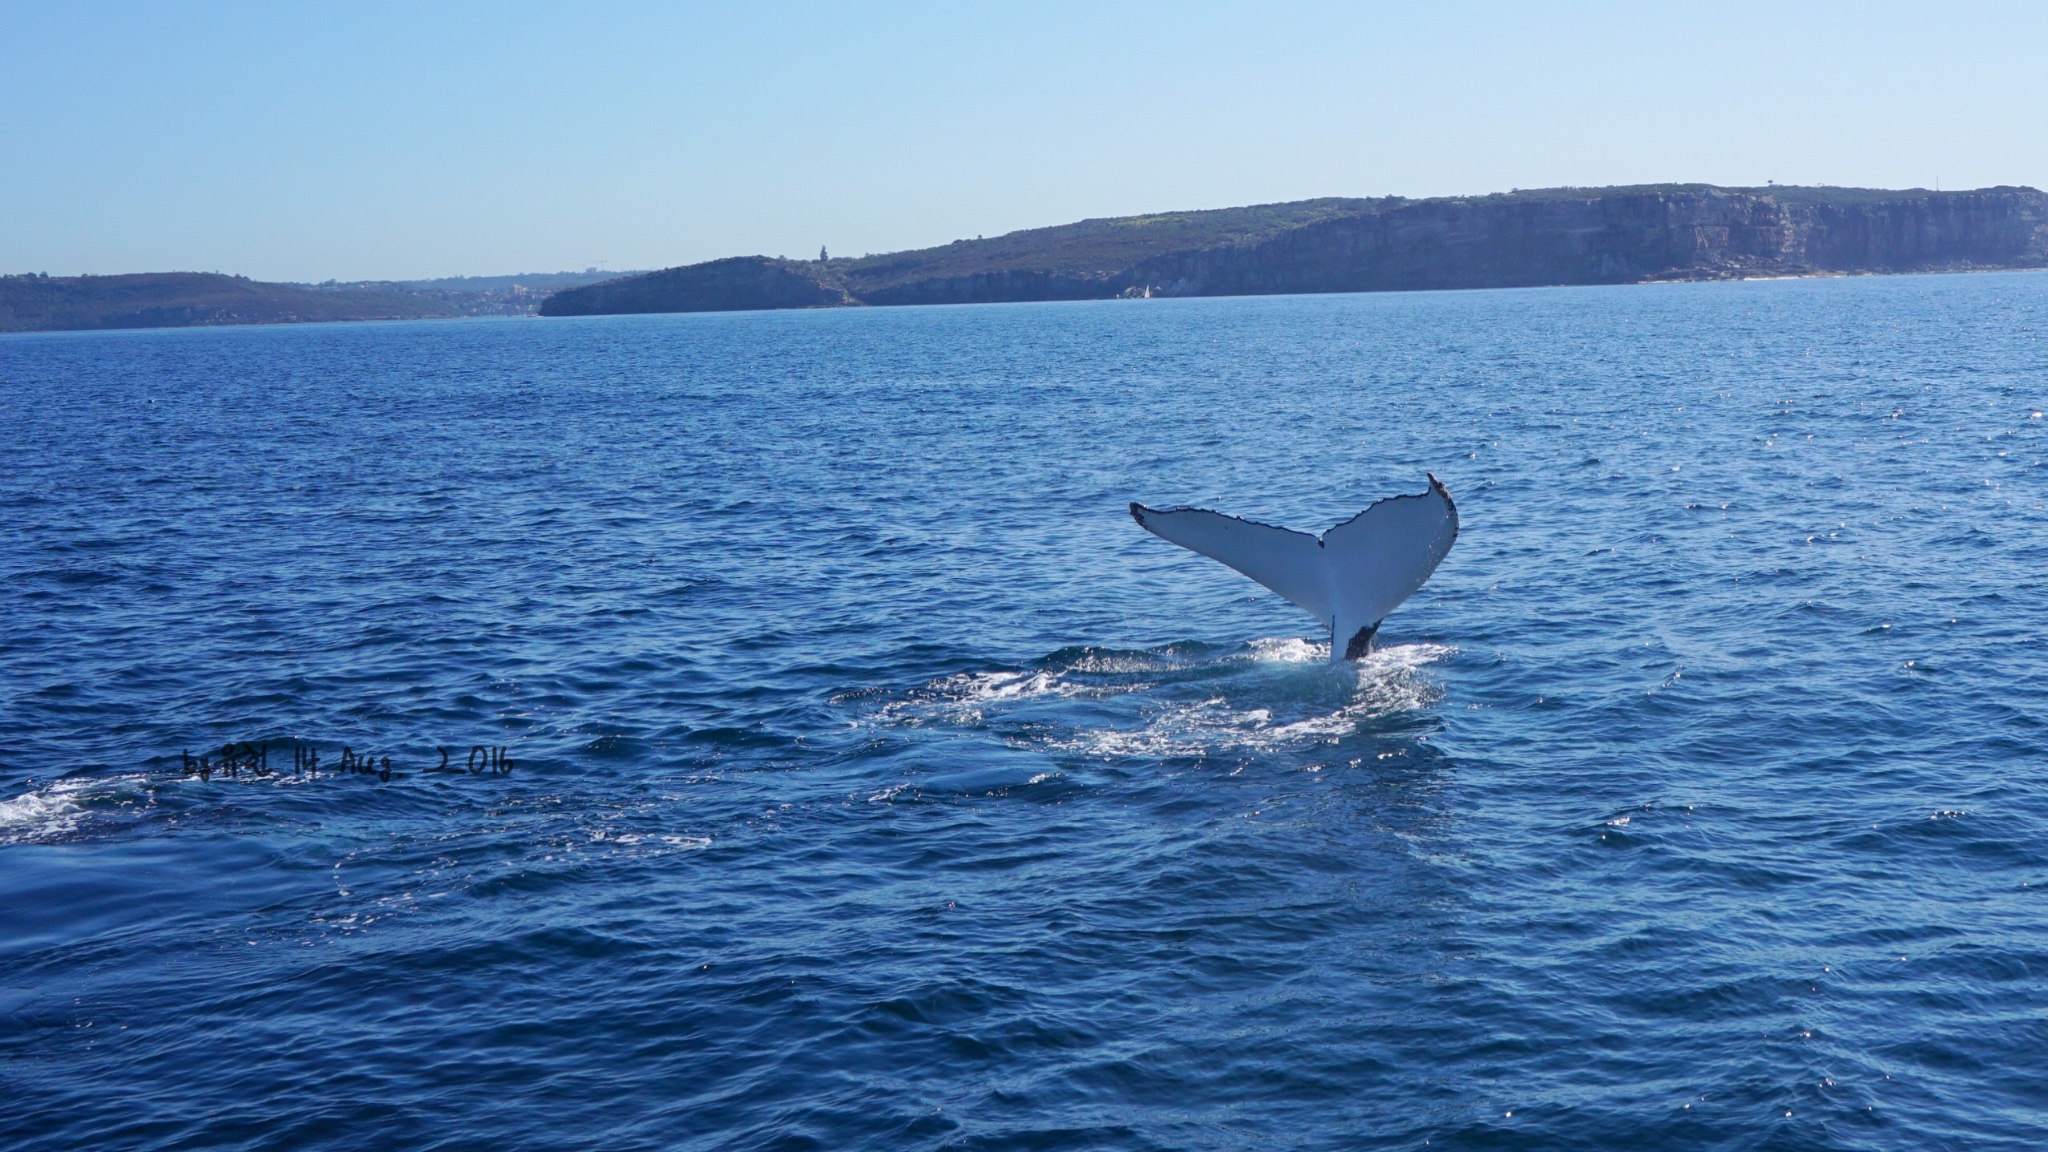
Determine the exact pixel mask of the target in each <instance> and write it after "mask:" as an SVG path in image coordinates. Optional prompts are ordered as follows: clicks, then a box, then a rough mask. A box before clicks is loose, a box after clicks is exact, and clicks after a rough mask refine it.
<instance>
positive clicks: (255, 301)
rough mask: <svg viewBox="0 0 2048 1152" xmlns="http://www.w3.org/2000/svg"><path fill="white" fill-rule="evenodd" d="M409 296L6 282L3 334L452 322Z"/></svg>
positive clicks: (199, 278)
mask: <svg viewBox="0 0 2048 1152" xmlns="http://www.w3.org/2000/svg"><path fill="white" fill-rule="evenodd" d="M446 314H447V313H446V311H445V310H444V309H441V308H439V307H437V306H436V305H435V304H434V303H433V302H431V301H429V300H426V299H423V298H421V297H419V296H415V295H411V294H408V293H403V292H395V291H388V290H378V289H369V288H345V289H323V288H309V287H304V286H301V285H296V284H265V283H262V282H260V281H256V280H251V279H249V278H247V277H245V276H224V275H221V274H220V273H217V272H141V273H135V274H133V275H126V276H0V332H30V331H39V330H48V329H70V328H181V327H189V326H195V325H215V324H289V323H294V322H301V321H315V320H410V319H418V318H421V317H426V316H440V315H446Z"/></svg>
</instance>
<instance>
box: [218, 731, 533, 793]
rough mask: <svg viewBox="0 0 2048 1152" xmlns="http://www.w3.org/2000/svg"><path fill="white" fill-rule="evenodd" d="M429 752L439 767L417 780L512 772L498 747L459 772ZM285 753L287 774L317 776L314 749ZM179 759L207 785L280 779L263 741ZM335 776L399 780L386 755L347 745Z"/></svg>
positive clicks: (478, 754) (299, 747)
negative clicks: (245, 778) (217, 779)
mask: <svg viewBox="0 0 2048 1152" xmlns="http://www.w3.org/2000/svg"><path fill="white" fill-rule="evenodd" d="M434 751H436V752H439V753H440V754H441V762H440V763H439V764H435V765H433V766H431V767H428V768H421V769H418V770H417V771H418V772H419V774H420V775H423V776H427V775H443V774H445V775H449V776H485V775H489V776H506V775H510V774H511V772H512V757H511V755H510V754H509V752H508V750H507V749H505V748H503V747H497V746H490V745H484V744H475V745H471V746H470V749H469V758H468V759H467V760H466V761H464V763H463V764H462V766H461V767H457V766H456V765H455V764H454V763H453V762H452V761H450V760H449V755H450V753H449V751H448V749H446V748H439V747H437V748H435V749H434ZM291 753H292V767H291V773H290V774H291V775H293V776H317V775H319V774H320V749H318V748H316V747H314V746H313V745H311V744H300V743H298V742H296V741H294V742H293V743H292V747H291ZM183 756H184V764H185V775H187V776H197V777H199V778H200V779H201V780H211V779H213V778H214V776H215V775H216V774H218V775H221V776H230V777H232V776H240V775H241V774H242V773H244V772H247V773H248V774H249V775H251V776H269V775H272V774H273V772H274V773H276V774H279V775H282V774H284V769H283V767H282V764H281V763H280V766H279V767H278V768H276V769H272V768H271V766H270V742H269V741H268V740H265V741H262V742H260V743H259V742H256V741H248V740H245V741H241V742H239V743H228V744H223V745H221V748H220V751H219V752H218V753H208V752H201V753H200V754H199V755H197V756H194V755H193V754H192V751H191V749H185V750H184V752H183ZM335 772H336V773H337V774H340V775H349V776H375V777H376V778H377V779H378V780H380V781H383V782H386V783H388V782H390V781H392V780H397V779H401V778H403V777H404V776H405V773H404V772H401V771H398V770H396V769H394V768H392V766H391V757H390V756H380V755H377V754H375V753H370V752H357V751H356V750H355V749H354V748H352V747H350V746H349V745H347V744H344V745H342V746H341V758H340V762H339V763H338V764H336V765H335Z"/></svg>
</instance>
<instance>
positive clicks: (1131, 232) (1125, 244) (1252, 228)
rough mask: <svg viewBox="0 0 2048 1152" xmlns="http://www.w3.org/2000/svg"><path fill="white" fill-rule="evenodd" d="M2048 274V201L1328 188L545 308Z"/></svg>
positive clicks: (659, 276)
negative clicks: (1378, 192) (1414, 196)
mask: <svg viewBox="0 0 2048 1152" xmlns="http://www.w3.org/2000/svg"><path fill="white" fill-rule="evenodd" d="M2044 266H2048V196H2044V195H2043V194H2042V193H2041V192H2039V191H2037V190H2035V189H2032V188H1985V189H1978V190H1975V191H1968V192H1929V191H1926V190H1924V189H1911V190H1906V191H1892V190H1886V189H1864V188H1827V187H1818V188H1790V187H1779V186H1771V187H1766V188H1720V187H1715V186H1713V185H1706V184H1658V185H1636V186H1629V187H1618V188H1545V189H1534V190H1528V191H1515V192H1509V193H1501V194H1496V195H1490V196H1474V197H1448V198H1439V199H1431V200H1406V199H1401V198H1387V199H1382V200H1346V199H1324V200H1304V201H1298V202H1294V203H1288V204H1266V205H1257V206H1253V207H1248V208H1227V209H1219V210H1214V211H1202V212H1171V213H1162V214H1158V215H1151V216H1129V217H1119V218H1113V219H1101V220H1084V221H1081V222H1079V223H1076V224H1067V225H1061V226H1059V227H1053V228H1036V229H1031V230H1028V231H1023V232H1012V233H1009V234H1007V235H1004V236H998V237H994V238H992V239H986V240H983V239H976V240H958V241H955V242H953V243H952V244H948V245H944V246H941V247H937V248H926V249H920V250H916V251H909V252H896V253H889V254H886V255H879V256H864V257H860V258H858V259H850V260H849V259H838V260H829V261H821V262H820V261H796V260H780V259H772V258H769V257H763V256H747V257H732V258H728V259H724V260H715V261H710V262H708V263H704V264H694V265H688V266H685V267H681V268H670V269H666V270H663V271H661V272H652V273H645V274H643V275H640V276H637V277H625V278H621V279H617V280H612V281H609V282H607V283H604V284H597V285H591V286H588V287H583V288H574V289H569V290H566V291H563V292H558V293H556V294H555V295H553V296H551V297H549V298H548V300H547V301H546V302H545V303H544V304H542V306H541V309H540V311H541V314H542V315H544V316H566V315H582V314H593V313H607V312H687V311H728V310H746V309H760V308H792V307H821V306H834V305H848V304H877V305H880V304H965V303H988V302H997V301H1023V300H1077V299H1100V298H1107V297H1115V296H1225V295H1260V294H1268V293H1287V292H1360V291H1385V290H1403V289H1429V288H1499V287H1523V286H1533V285H1543V284H1618V283H1633V282H1640V281H1647V280H1704V279H1727V278H1733V277H1744V276H1785V275H1818V274H1831V273H1833V274H1850V273H1887V272H1919V271H1938V270H1961V269H1974V268H2037V267H2044Z"/></svg>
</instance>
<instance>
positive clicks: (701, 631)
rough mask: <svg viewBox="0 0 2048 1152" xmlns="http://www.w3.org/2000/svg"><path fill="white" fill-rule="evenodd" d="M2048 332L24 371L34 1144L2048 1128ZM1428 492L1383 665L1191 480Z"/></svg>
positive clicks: (1196, 337) (998, 331)
mask: <svg viewBox="0 0 2048 1152" xmlns="http://www.w3.org/2000/svg"><path fill="white" fill-rule="evenodd" d="M2044 331H2048V275H2043V274H2004V275H1976V276H1939V277H1904V278H1894V279H1858V280H1819V281H1784V282H1757V283H1731V284H1703V285H1671V286H1644V287H1626V288H1578V289H1558V290H1533V291H1512V292H1477V293H1441V294H1422V295H1379V296H1331V297H1304V298H1265V299H1242V300H1189V301H1132V302H1105V303H1085V304H1071V305H1065V304H1061V305H1021V306H996V307H963V308H950V309H944V308H942V309H901V310H882V309H875V310H846V311H831V312H809V313H771V314H754V315H723V316H672V317H632V318H597V319H589V320H564V321H549V322H540V321H504V322H441V323H426V324H381V325H359V326H309V327H294V328H267V329H229V330H204V331H166V332H129V333H106V334H80V335H38V336H14V337H6V338H0V405H4V407H0V542H4V546H0V1143H4V1144H5V1145H6V1146H8V1147H10V1148H24V1149H58V1148H76V1147H94V1148H251V1149H255V1148H337V1149H339V1148H362V1147H422V1148H424V1147H432V1148H443V1149H456V1148H508V1147H517V1148H572V1147H573V1148H590V1147H603V1148H650V1149H653V1148H706V1149H710V1148H746V1149H798V1148H851V1147H872V1148H903V1147H963V1148H989V1149H995V1148H1069V1147H1088V1148H1132V1149H1149V1148H1161V1149H1164V1148H1240V1147H1272V1146H1286V1147H1298V1148H1356V1147H1375V1148H1378V1147H1385V1148H1410V1147H1415V1148H1419V1147H1423V1146H1425V1144H1427V1146H1429V1147H1432V1148H1609V1147H1613V1148H1638V1147H1661V1148H1755V1147H1783V1148H1900V1149H1906V1148H1928V1147H1972V1148H1998V1147H2006V1148H2030V1147H2039V1146H2041V1145H2042V1144H2044V1143H2048V1077H2044V1075H2043V1073H2042V1058H2043V1053H2044V1052H2048V772H2044V769H2048V690H2044V684H2043V678H2042V672H2043V670H2044V659H2043V658H2044V647H2043V645H2044V637H2048V602H2044V599H2043V596H2042V592H2043V586H2044V572H2048V546H2044V541H2048V535H2044V530H2048V511H2044V505H2048V468H2044V461H2048V419H2044V418H2043V416H2042V410H2043V407H2044V405H2048V340H2044V337H2043V333H2044ZM1425 470H1428V471H1433V472H1435V473H1436V474H1437V475H1438V476H1440V477H1442V478H1443V479H1444V480H1445V482H1446V483H1447V484H1448V485H1449V487H1450V489H1451V490H1452V492H1453V493H1454V494H1455V495H1456V497H1457V499H1458V504H1459V510H1460V513H1461V518H1462V521H1463V532H1462V535H1461V537H1460V539H1459V542H1458V544H1457V546H1456V548H1455V549H1454V550H1453V551H1452V552H1451V554H1450V556H1449V558H1448V559H1447V560H1446V561H1445V563H1444V565H1443V567H1442V568H1441V569H1439V570H1438V572H1437V575H1436V576H1435V577H1434V579H1432V581H1431V582H1430V583H1429V584H1428V585H1427V586H1426V587H1425V588H1424V589H1423V591H1422V592H1421V593H1420V594H1418V595H1417V596H1416V597H1415V598H1414V599H1413V600H1412V601H1410V602H1409V604H1408V605H1407V606H1406V607H1404V608H1403V609H1402V610H1400V611H1399V612H1397V613H1395V614H1394V615H1393V616H1392V617H1390V618H1389V619H1388V621H1387V622H1386V625H1385V627H1384V629H1383V630H1382V632H1381V640H1382V643H1383V644H1385V645H1386V647H1385V648H1384V649H1383V650H1382V651H1381V652H1380V653H1378V654H1377V655H1375V656H1374V657H1373V658H1371V659H1370V660H1368V661H1366V662H1365V663H1363V664H1362V665H1360V666H1357V667H1354V668H1340V669H1335V670H1333V669H1330V668H1328V667H1325V666H1324V665H1323V663H1322V658H1323V655H1324V652H1323V650H1322V649H1321V644H1322V641H1323V637H1321V636H1320V635H1316V634H1315V625H1314V622H1313V621H1311V620H1310V619H1309V618H1308V617H1307V616H1306V615H1304V614H1301V613H1299V612H1297V611H1296V610H1295V609H1293V608H1291V607H1289V606H1288V605H1286V604H1285V603H1284V602H1282V601H1280V600H1279V599H1278V598H1277V597H1274V596H1272V595H1270V594H1268V593H1265V592H1263V591H1261V590H1259V589H1257V588H1256V587H1254V586H1253V585H1251V584H1249V583H1248V582H1246V581H1244V580H1243V579H1241V578H1239V577H1237V576H1235V575H1233V574H1232V573H1230V572H1228V571H1227V570H1225V569H1223V568H1221V567H1219V566H1216V565H1213V564H1210V563H1208V562H1206V561H1202V560H1200V559H1199V558H1196V557H1194V556H1192V555H1189V554H1187V553H1184V552H1181V551H1179V550H1177V549H1174V548H1172V547H1171V546H1169V545H1167V544H1165V543H1163V542H1161V541H1159V540H1157V539H1154V538H1152V537H1150V536H1148V535H1146V534H1145V533H1144V532H1142V531H1140V530H1139V529H1138V528H1137V527H1136V526H1135V525H1134V524H1132V523H1131V521H1130V518H1129V517H1128V516H1127V515H1126V514H1125V511H1124V506H1125V504H1126V502H1128V501H1131V500H1142V501H1144V502H1146V503H1149V504H1152V505H1154V506H1166V505H1170V504H1199V505H1205V506H1210V507H1218V508H1223V509H1225V510H1228V511H1231V512H1236V513H1240V514H1244V515H1248V516H1252V517H1255V518H1258V519H1262V520H1267V521H1270V522H1275V523H1281V524H1287V525H1290V526H1293V527H1299V528H1305V529H1309V530H1315V531H1319V530H1321V529H1323V528H1326V527H1328V526H1329V525H1331V524H1334V523H1336V522H1338V521H1339V520H1341V519H1344V518H1346V517H1348V516H1350V515H1351V514H1352V513H1355V512H1356V511H1358V510H1359V509H1360V508H1361V507H1363V506H1364V505H1365V504H1367V503H1369V502H1370V501H1371V500H1373V499H1375V498H1377V497H1380V496H1385V495H1391V494H1395V493H1399V492H1411V491H1419V490H1421V488H1422V485H1423V479H1422V477H1423V472H1424V471H1425ZM241 741H265V742H268V744H269V746H270V748H271V750H272V751H271V759H270V767H271V772H270V773H269V774H268V775H257V774H254V773H251V772H246V771H238V772H237V773H236V774H235V775H233V776H228V775H224V774H221V773H218V772H212V771H210V772H209V776H208V778H206V779H201V778H199V777H198V776H197V775H188V774H187V773H186V772H185V771H184V770H183V765H184V761H183V753H185V752H186V751H187V750H189V751H190V752H191V753H192V754H194V755H199V754H202V753H207V754H210V755H211V756H218V753H219V750H220V746H221V745H222V744H224V743H227V742H241ZM294 744H296V745H298V746H300V747H303V748H305V749H310V750H317V751H318V753H319V754H320V756H321V762H320V765H319V767H318V768H317V769H315V770H314V771H312V772H310V773H307V772H299V773H296V774H295V773H294V772H293V771H292V763H291V762H292V753H291V749H292V747H293V746H294ZM344 746H346V747H347V748H348V749H349V750H350V752H351V753H354V754H367V755H370V756H372V757H377V758H379V759H378V760H376V761H373V763H378V764H381V758H382V757H385V756H388V757H390V759H391V762H392V765H393V767H394V778H393V779H391V780H389V781H382V780H379V779H378V778H377V777H376V776H374V775H364V774H359V773H350V772H341V771H338V768H339V761H340V755H341V752H342V749H343V748H344ZM476 746H485V747H490V748H504V749H506V750H507V753H508V754H509V755H510V757H511V758H512V764H513V767H512V771H511V772H510V773H509V774H505V773H488V772H485V773H480V774H475V775H472V774H468V773H461V772H458V773H455V774H439V773H430V772H426V771H423V770H424V769H429V768H432V767H434V766H435V765H436V764H437V763H438V762H439V754H438V753H437V752H436V751H435V749H436V748H437V747H447V748H451V749H452V751H453V755H452V757H451V760H452V762H453V763H454V764H455V765H456V766H457V767H460V766H461V764H462V762H463V761H464V759H465V757H466V755H467V754H468V752H469V750H470V749H471V748H473V747H476Z"/></svg>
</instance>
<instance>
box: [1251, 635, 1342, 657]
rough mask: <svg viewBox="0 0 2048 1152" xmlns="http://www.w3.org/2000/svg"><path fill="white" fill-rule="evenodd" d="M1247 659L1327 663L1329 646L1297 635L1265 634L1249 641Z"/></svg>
mask: <svg viewBox="0 0 2048 1152" xmlns="http://www.w3.org/2000/svg"><path fill="white" fill-rule="evenodd" d="M1251 649H1252V651H1251V655H1250V656H1249V657H1248V659H1251V660H1255V661H1257V662H1259V663H1262V664H1327V663H1328V662H1329V660H1330V646H1329V645H1328V644H1325V643H1323V642H1322V641H1320V640H1305V639H1303V638H1301V637H1299V636H1267V637H1261V638H1260V639H1257V640H1254V641H1252V642H1251Z"/></svg>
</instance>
